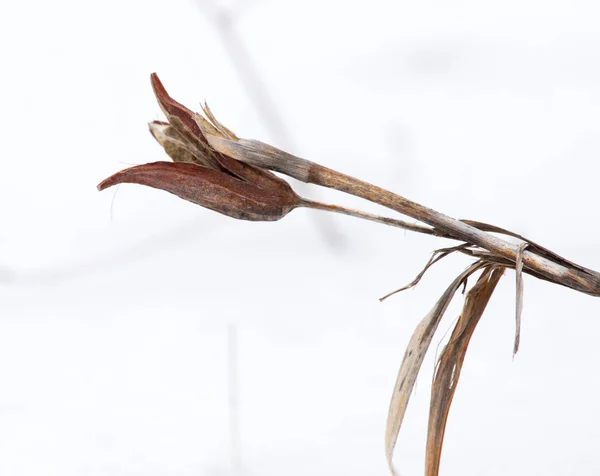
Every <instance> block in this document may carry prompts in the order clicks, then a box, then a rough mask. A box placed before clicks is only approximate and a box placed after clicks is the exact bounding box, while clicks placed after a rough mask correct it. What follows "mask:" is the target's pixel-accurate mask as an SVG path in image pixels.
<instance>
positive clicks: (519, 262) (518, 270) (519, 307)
mask: <svg viewBox="0 0 600 476" xmlns="http://www.w3.org/2000/svg"><path fill="white" fill-rule="evenodd" d="M528 245H529V243H527V242H523V243H521V244H520V245H519V248H518V249H517V258H516V262H515V274H516V276H517V299H516V314H515V320H516V322H515V345H514V347H513V358H514V357H515V355H517V352H519V344H520V343H521V314H522V313H523V252H524V251H525V248H527V246H528Z"/></svg>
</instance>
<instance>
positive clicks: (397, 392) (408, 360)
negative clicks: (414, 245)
mask: <svg viewBox="0 0 600 476" xmlns="http://www.w3.org/2000/svg"><path fill="white" fill-rule="evenodd" d="M484 266H486V263H485V262H484V261H477V262H475V263H473V264H472V265H471V266H469V267H468V268H467V269H465V270H464V271H463V272H462V273H461V274H460V275H459V276H457V278H456V279H455V280H454V281H452V284H450V286H448V289H446V291H445V292H444V294H442V297H440V299H439V300H438V301H437V302H436V303H435V305H434V306H433V308H432V309H431V311H429V313H428V314H427V315H426V316H425V317H424V318H423V320H421V322H420V323H419V325H418V326H417V328H416V329H415V331H414V332H413V335H412V337H411V338H410V342H409V343H408V346H407V347H406V351H405V353H404V358H403V359H402V365H401V366H400V370H399V372H398V377H397V379H396V384H395V386H394V392H393V393H392V399H391V401H390V408H389V411H388V417H387V424H386V429H385V454H386V458H387V462H388V465H389V467H390V470H391V471H392V474H394V475H396V474H397V472H396V470H395V468H394V465H393V463H392V457H393V454H394V448H395V447H396V441H397V439H398V433H399V432H400V428H401V427H402V421H403V420H404V415H405V414H406V408H407V406H408V402H409V400H410V397H411V394H412V391H413V388H414V386H415V382H416V380H417V375H418V374H419V370H420V368H421V364H422V363H423V360H424V359H425V354H426V353H427V350H428V349H429V346H430V345H431V340H432V339H433V335H434V334H435V331H436V330H437V327H438V325H439V323H440V320H441V319H442V317H443V315H444V313H445V312H446V309H448V306H449V304H450V301H452V298H453V297H454V294H455V293H456V291H457V289H458V288H459V287H460V286H461V284H462V283H463V282H464V280H465V279H467V278H468V277H469V276H470V275H471V274H473V273H475V272H476V271H477V270H479V269H481V268H482V267H484Z"/></svg>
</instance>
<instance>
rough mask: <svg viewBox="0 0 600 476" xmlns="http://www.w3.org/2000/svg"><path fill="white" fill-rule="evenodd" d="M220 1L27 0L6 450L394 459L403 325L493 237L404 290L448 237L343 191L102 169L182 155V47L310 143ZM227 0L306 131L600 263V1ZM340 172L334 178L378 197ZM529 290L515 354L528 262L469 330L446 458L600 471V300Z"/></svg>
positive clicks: (3, 293) (266, 471)
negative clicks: (398, 221) (226, 39)
mask: <svg viewBox="0 0 600 476" xmlns="http://www.w3.org/2000/svg"><path fill="white" fill-rule="evenodd" d="M200 7H201V5H200V3H198V2H196V3H194V2H193V1H192V0H186V1H172V2H166V1H163V2H159V1H155V0H145V1H137V2H134V1H129V2H126V1H114V0H113V1H111V0H107V1H104V2H95V3H91V2H75V1H66V0H54V1H52V2H48V1H44V2H42V1H29V2H15V1H6V2H3V4H2V6H1V7H0V45H1V46H0V49H1V52H2V54H1V60H2V62H1V77H0V98H1V102H0V104H1V105H2V111H1V112H2V114H1V118H0V121H1V122H0V130H1V131H2V134H1V136H0V137H1V141H2V162H1V164H2V169H1V172H0V278H1V281H0V474H1V475H6V476H21V475H44V476H49V475H61V476H70V475H119V476H120V475H127V476H129V475H228V474H234V473H244V474H252V475H261V476H263V475H280V474H286V475H307V474H317V475H320V474H323V475H331V474H345V475H364V474H381V475H385V474H388V471H387V468H386V465H385V459H384V451H383V433H384V427H385V419H386V414H387V407H388V402H389V397H390V393H391V390H392V387H393V383H394V381H395V378H396V372H397V370H398V367H399V365H400V361H401V358H402V355H403V352H404V347H405V345H406V343H407V341H408V339H409V337H410V334H411V332H412V330H413V329H414V327H415V326H416V324H417V323H418V321H419V319H420V318H421V317H422V316H423V315H424V314H425V313H426V312H427V311H428V310H429V308H430V307H431V306H432V305H433V303H434V302H435V300H437V298H438V297H439V295H440V294H441V293H442V291H443V290H444V289H445V286H446V285H447V284H449V282H450V281H451V279H452V278H453V277H454V276H455V275H456V274H458V273H459V272H460V271H461V270H462V269H463V268H464V267H465V266H466V265H467V264H468V260H467V259H466V258H464V257H455V258H450V259H448V260H447V262H445V263H442V264H440V265H439V266H438V267H437V269H436V270H434V271H433V272H431V273H430V274H429V275H427V277H426V278H425V279H424V280H423V282H422V283H421V284H420V285H419V286H418V288H417V289H416V290H413V291H408V292H406V293H405V294H402V295H399V296H397V297H395V298H393V299H391V300H389V301H387V302H385V303H383V304H382V303H380V302H379V301H378V299H377V298H378V297H380V296H381V295H383V294H385V293H387V292H388V291H390V290H392V289H395V288H397V287H399V286H401V285H403V284H405V283H406V282H408V281H410V280H411V279H412V277H413V276H414V275H415V274H416V273H417V272H418V271H419V270H420V267H421V266H422V265H423V264H424V262H425V261H426V260H427V258H428V256H429V252H430V251H431V250H433V249H435V248H439V247H442V246H445V245H447V244H448V243H449V242H445V241H443V240H437V239H433V238H428V237H422V236H417V235H413V234H409V233H408V232H406V233H405V232H403V231H401V230H397V229H388V228H386V227H384V226H382V225H377V224H371V223H362V222H360V221H358V220H356V219H352V218H347V217H332V221H331V223H330V225H331V224H333V226H334V227H335V230H336V233H337V236H338V238H337V239H336V238H335V237H334V239H332V238H331V236H330V235H324V233H323V231H322V228H321V227H320V226H319V225H318V223H319V222H318V221H315V219H314V218H315V215H316V214H318V213H319V212H311V211H307V210H297V211H294V212H292V213H291V214H290V215H289V216H287V217H286V218H285V219H284V220H282V221H280V222H276V223H248V222H241V221H235V220H232V219H229V218H227V217H224V216H221V215H218V214H216V213H214V212H211V211H208V210H204V209H201V208H199V207H197V206H194V205H192V204H190V203H188V202H184V201H182V200H180V199H178V198H176V197H174V196H172V195H169V194H167V193H164V192H160V191H157V190H153V189H149V188H143V187H140V186H134V185H124V186H121V187H120V189H119V190H118V193H117V195H116V197H115V196H114V190H113V189H111V190H109V191H106V192H103V193H98V192H97V191H96V188H95V186H96V184H97V183H98V182H99V181H100V180H102V179H103V178H105V177H106V176H107V175H109V174H111V173H113V172H115V171H117V170H119V169H121V168H123V167H125V166H126V165H127V164H137V163H144V162H152V161H156V160H162V159H164V158H165V157H166V156H165V155H164V153H163V152H162V150H161V149H160V147H159V146H158V145H157V144H156V143H155V142H154V141H153V139H152V137H151V136H150V135H149V133H148V132H147V126H146V123H147V122H148V121H150V120H154V119H158V118H160V117H161V115H160V113H159V112H160V110H159V107H158V105H157V104H156V103H155V101H154V98H153V96H152V92H151V88H150V85H149V74H150V73H151V72H153V71H156V72H158V73H159V75H160V76H161V78H162V80H163V82H164V83H165V85H166V87H167V89H168V90H169V92H170V93H171V94H172V95H173V96H174V97H175V98H176V99H178V100H180V101H181V102H183V103H185V104H187V105H188V106H189V107H191V108H193V109H197V105H198V103H199V102H200V101H201V100H204V99H206V100H207V101H208V102H209V104H210V105H211V107H212V109H213V111H214V112H215V113H216V115H217V117H218V118H219V119H220V120H221V121H222V122H224V123H225V124H226V125H228V126H229V127H230V128H231V129H233V130H234V131H235V132H236V133H237V134H238V135H240V136H242V137H249V138H256V139H261V140H264V141H267V142H271V143H273V144H274V145H283V144H281V143H280V142H279V140H280V138H279V139H278V138H277V137H274V136H273V135H272V134H271V135H270V134H269V131H268V129H267V128H266V127H265V125H264V122H262V120H261V116H260V115H259V114H258V113H257V111H256V108H255V106H254V104H253V102H252V101H251V99H250V98H249V96H248V95H247V92H246V90H245V89H244V87H243V81H242V80H241V78H240V77H239V76H238V74H237V73H236V70H235V68H234V67H233V66H232V62H231V58H230V56H228V54H227V52H226V50H225V49H224V48H223V46H222V43H221V42H220V37H219V35H218V30H217V27H216V24H215V21H214V17H213V16H211V10H210V9H207V8H200ZM223 8H226V9H231V10H230V11H232V12H234V15H235V16H236V21H235V28H236V31H237V32H238V33H239V35H240V36H241V38H242V40H243V43H244V45H245V47H246V48H247V49H248V51H249V52H250V55H251V57H252V59H253V61H254V62H255V63H256V67H257V69H258V70H259V71H260V74H261V76H262V78H263V81H264V82H265V84H266V85H267V87H268V90H269V93H270V94H271V97H272V98H273V100H274V101H275V103H276V104H277V107H278V108H279V110H280V113H281V115H282V117H283V118H284V122H285V126H286V127H287V128H288V129H289V131H290V133H291V136H292V139H293V143H294V146H293V149H292V150H290V151H291V152H293V153H295V154H297V155H300V156H303V157H306V158H309V159H311V160H313V161H317V162H320V163H322V164H324V165H327V166H330V167H333V168H336V169H338V170H340V171H343V172H346V173H349V174H351V175H355V176H358V177H361V178H363V179H365V180H368V181H371V182H373V183H376V184H378V185H381V186H384V187H386V188H389V189H391V190H394V191H396V192H398V193H401V194H403V195H404V196H407V197H408V198H411V199H414V200H417V201H420V202H421V203H423V204H425V205H427V206H430V207H433V208H436V209H438V210H440V211H443V212H445V213H447V214H449V215H451V216H454V217H457V218H471V219H479V220H483V221H487V222H490V223H494V224H497V225H499V226H504V227H507V228H511V229H514V230H515V231H517V232H519V233H522V234H524V235H526V236H529V237H531V239H533V240H536V241H539V242H541V243H543V244H544V245H546V246H548V247H550V248H552V249H554V250H555V251H557V252H559V253H560V254H562V255H564V256H566V257H567V258H569V259H572V260H574V261H576V262H580V263H581V264H584V265H586V266H588V267H591V268H595V269H599V268H600V254H599V253H598V251H597V246H596V245H597V243H598V232H599V231H600V230H599V226H598V218H597V217H598V185H597V181H598V171H599V167H598V165H597V164H598V156H599V153H600V117H599V112H598V111H600V30H599V29H598V24H599V16H600V11H599V7H598V6H597V2H594V1H591V0H590V1H572V0H570V1H566V0H563V1H540V0H520V1H511V0H509V1H504V2H481V1H475V0H470V1H468V0H465V1H458V0H448V1H433V0H431V1H411V2H408V1H402V2H384V1H370V2H349V1H341V0H340V1H316V0H311V1H293V2H292V1H281V2H275V1H273V0H271V1H269V0H264V1H257V2H250V3H248V4H247V3H244V2H237V3H236V2H230V4H227V5H223ZM294 187H296V188H298V187H297V184H294ZM298 190H301V192H302V193H303V194H305V195H309V196H315V195H314V194H315V192H314V191H313V190H312V189H309V188H307V187H303V188H298ZM328 192H329V191H318V197H319V198H320V199H322V200H327V201H331V202H335V203H343V204H350V205H352V206H360V207H362V208H363V209H367V210H371V211H378V210H377V208H374V207H371V206H369V205H368V204H367V205H364V204H362V203H360V202H358V201H357V200H353V199H350V198H349V197H345V196H343V195H340V194H334V193H328ZM113 198H114V206H113V211H112V217H111V202H112V201H113ZM459 309H460V299H456V302H455V303H454V304H453V306H452V307H451V308H450V310H449V312H448V315H447V319H446V320H445V321H444V322H443V323H442V325H441V326H440V335H439V336H438V341H439V340H440V339H441V337H442V334H443V333H444V332H445V331H446V330H447V329H449V328H450V326H451V324H452V320H453V319H454V318H455V317H456V316H457V314H458V312H459ZM523 319H524V322H523V329H522V341H521V351H520V353H519V354H518V355H517V357H516V359H515V360H514V361H513V359H512V358H511V351H512V345H513V342H512V339H513V333H514V273H512V272H508V273H507V275H506V276H505V277H504V278H503V280H502V282H501V284H500V286H499V288H498V291H497V293H496V294H495V295H494V297H493V298H492V300H491V302H490V306H489V308H488V311H487V312H486V314H485V315H484V317H483V320H482V322H481V324H480V326H479V328H478V330H477V331H476V333H475V335H474V338H473V341H472V344H471V347H470V350H469V352H468V354H467V359H466V363H465V366H464V370H463V375H462V379H461V382H460V384H459V389H458V391H457V394H456V398H455V400H454V405H453V407H452V409H451V413H450V419H449V423H448V429H447V432H446V442H445V447H444V453H443V460H442V474H445V475H458V474H460V475H505V474H511V475H538V474H539V475H549V474H552V475H567V474H573V475H575V474H576V475H594V474H599V473H600V462H599V460H598V457H597V455H598V449H599V447H600V425H599V419H600V413H599V411H598V401H599V400H600V386H599V384H598V382H599V380H600V376H599V375H598V365H599V362H600V350H599V346H598V335H599V332H600V301H598V300H597V299H594V298H592V297H589V296H585V295H582V294H578V293H576V292H574V291H570V290H567V289H563V288H560V287H558V286H554V285H550V284H548V283H544V282H540V281H537V280H535V279H534V278H531V277H527V278H526V279H525V308H524V314H523ZM228 329H234V330H235V332H236V333H237V341H238V346H237V351H238V357H239V359H238V370H239V393H238V399H239V411H240V434H241V458H242V462H241V468H237V469H236V468H232V464H233V463H232V457H231V454H230V453H231V452H230V443H231V437H230V432H229V410H228V370H227V369H228ZM436 342H437V341H436ZM435 345H437V343H436V344H435ZM433 363H434V361H433V355H430V356H429V358H428V359H427V360H426V362H425V363H424V365H423V370H422V375H421V377H420V379H419V381H418V384H417V389H416V392H415V394H414V396H413V400H412V402H411V405H410V407H409V411H408V416H407V419H406V422H405V426H404V428H403V429H402V432H401V436H400V439H399V442H398V451H397V454H396V463H397V465H398V467H399V468H400V470H401V471H402V473H403V474H404V475H412V474H422V467H423V455H424V436H425V429H426V425H427V411H428V410H427V408H428V402H429V384H430V380H431V373H432V370H433Z"/></svg>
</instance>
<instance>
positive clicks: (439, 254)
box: [379, 243, 471, 301]
mask: <svg viewBox="0 0 600 476" xmlns="http://www.w3.org/2000/svg"><path fill="white" fill-rule="evenodd" d="M469 246H471V245H470V244H469V243H463V244H462V245H458V246H453V247H451V248H440V249H439V250H435V251H434V252H433V253H432V254H431V258H429V261H427V264H426V265H425V267H424V268H423V269H422V270H421V272H420V273H419V274H418V275H417V277H416V278H415V279H413V280H412V281H411V282H410V283H408V284H407V285H406V286H402V287H401V288H400V289H396V290H395V291H392V292H391V293H388V294H386V295H385V296H383V297H381V298H379V300H380V301H384V300H385V299H387V298H389V297H390V296H393V295H394V294H398V293H399V292H402V291H406V290H407V289H410V288H413V287H415V286H416V285H417V284H419V281H421V278H422V277H423V276H425V273H426V272H427V270H428V269H429V268H431V267H432V266H433V265H434V264H435V263H437V262H438V261H440V260H442V259H444V258H445V257H446V256H448V255H450V254H452V253H454V252H455V251H462V250H464V249H465V248H468V247H469Z"/></svg>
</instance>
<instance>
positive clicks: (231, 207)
mask: <svg viewBox="0 0 600 476" xmlns="http://www.w3.org/2000/svg"><path fill="white" fill-rule="evenodd" d="M151 81H152V87H153V89H154V94H155V95H156V98H157V100H158V103H159V105H160V106H161V108H162V110H163V112H164V113H165V115H166V117H167V120H168V122H161V121H154V122H151V123H150V124H149V128H150V132H151V133H152V135H153V136H154V138H155V139H156V140H157V141H158V143H159V144H160V145H161V146H162V147H163V148H164V149H165V152H166V153H167V154H168V155H169V157H171V159H172V160H173V162H155V163H150V164H144V165H138V166H136V167H131V168H128V169H125V170H122V171H121V172H117V173H116V174H114V175H112V176H111V177H109V178H107V179H106V180H104V181H102V182H101V183H100V184H99V185H98V189H99V190H104V189H105V188H108V187H111V186H113V185H116V184H118V183H137V184H140V185H146V186H149V187H153V188H158V189H161V190H165V191H167V192H170V193H173V194H175V195H177V196H178V197H180V198H183V199H184V200H188V201H190V202H193V203H196V204H198V205H201V206H203V207H206V208H210V209H211V210H214V211H217V212H219V213H223V214H224V215H228V216H230V217H233V218H239V219H241V220H252V221H274V220H279V219H280V218H282V217H284V216H285V215H286V214H287V213H289V212H290V211H291V210H293V209H294V208H296V207H298V206H302V204H301V202H302V201H301V199H300V197H298V196H297V195H296V194H295V193H294V191H293V190H292V188H291V187H290V186H289V184H288V183H287V182H286V181H285V180H283V179H281V178H279V177H277V176H276V175H275V174H273V173H272V172H269V171H268V170H265V169H262V168H259V167H255V166H253V165H250V164H245V163H243V162H239V161H238V160H236V159H234V158H232V157H229V156H227V155H225V154H222V153H220V152H218V151H216V150H215V149H214V148H213V147H212V146H211V145H210V144H209V142H208V141H207V139H206V137H205V135H204V132H203V131H207V132H208V133H210V135H211V136H217V137H223V138H224V139H228V140H237V137H236V136H235V134H233V133H232V132H231V131H230V130H229V129H227V128H226V127H225V126H223V125H222V124H220V123H219V122H218V121H217V120H216V118H215V117H214V115H213V114H212V112H211V111H210V109H209V108H208V106H206V105H204V107H203V112H204V114H206V118H205V117H203V116H202V115H200V114H196V113H194V112H192V111H190V110H189V109H188V108H186V107H185V106H183V105H181V104H179V103H178V102H177V101H175V100H174V99H173V98H171V97H170V96H169V95H168V93H167V91H166V90H165V88H164V86H163V85H162V83H161V82H160V80H159V79H158V76H157V75H156V74H152V76H151Z"/></svg>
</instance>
